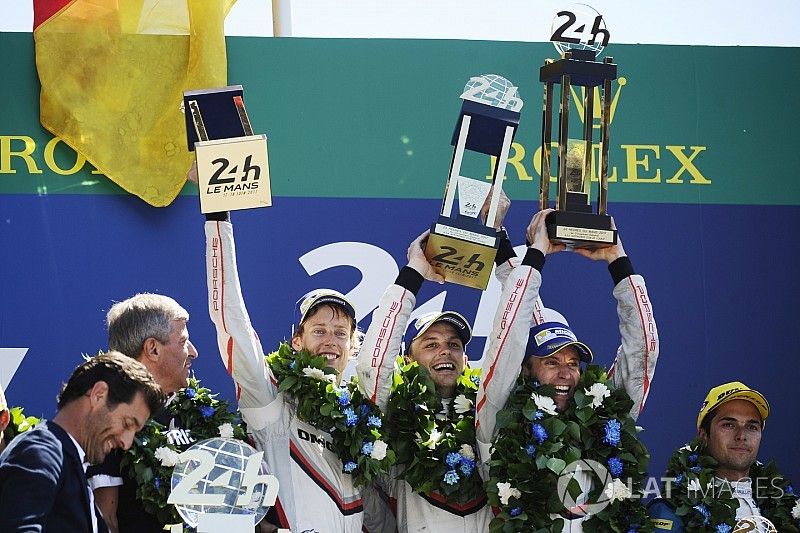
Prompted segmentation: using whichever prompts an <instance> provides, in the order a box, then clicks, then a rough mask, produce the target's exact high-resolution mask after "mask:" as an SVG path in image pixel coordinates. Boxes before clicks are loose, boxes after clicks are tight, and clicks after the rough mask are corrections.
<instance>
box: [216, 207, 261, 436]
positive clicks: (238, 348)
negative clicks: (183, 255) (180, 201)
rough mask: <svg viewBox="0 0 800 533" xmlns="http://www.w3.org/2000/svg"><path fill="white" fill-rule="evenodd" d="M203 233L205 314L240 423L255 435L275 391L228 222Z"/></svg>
mask: <svg viewBox="0 0 800 533" xmlns="http://www.w3.org/2000/svg"><path fill="white" fill-rule="evenodd" d="M205 232H206V275H207V280H208V312H209V315H210V316H211V320H212V322H214V327H215V328H216V330H217V345H218V348H219V353H220V356H221V357H222V362H223V364H224V365H225V368H226V369H227V371H228V374H230V375H231V376H232V377H233V380H234V382H235V383H236V389H237V390H236V395H237V398H238V400H239V409H240V410H241V412H242V417H243V418H244V419H245V422H247V424H248V426H251V427H252V429H254V430H259V429H262V428H264V427H265V426H266V418H265V413H264V411H265V410H264V407H266V406H267V405H269V404H270V403H271V402H272V401H273V400H275V397H276V395H277V385H276V383H275V382H274V380H273V379H272V376H271V373H270V372H269V371H268V368H267V365H266V361H265V359H264V350H263V348H262V347H261V342H260V341H259V340H258V335H256V332H255V331H254V330H253V326H252V325H251V323H250V317H249V315H248V314H247V308H246V307H245V305H244V298H243V297H242V290H241V287H240V286H239V273H238V271H237V268H236V246H235V244H234V241H233V226H232V225H231V223H230V222H222V221H208V222H206V224H205Z"/></svg>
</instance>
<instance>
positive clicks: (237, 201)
mask: <svg viewBox="0 0 800 533" xmlns="http://www.w3.org/2000/svg"><path fill="white" fill-rule="evenodd" d="M183 108H184V111H185V116H186V137H187V142H188V147H189V150H190V151H192V150H193V151H194V152H195V157H196V159H197V178H198V184H197V185H198V188H199V189H200V211H201V212H203V213H213V212H217V211H233V210H236V209H250V208H253V207H268V206H270V205H272V196H271V192H270V183H269V157H268V155H267V136H266V135H254V134H253V128H252V127H251V126H250V119H249V118H248V116H247V110H246V109H245V107H244V99H243V90H242V86H241V85H233V86H230V87H222V88H219V89H203V90H198V91H186V92H185V93H183Z"/></svg>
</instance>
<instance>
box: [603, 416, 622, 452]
mask: <svg viewBox="0 0 800 533" xmlns="http://www.w3.org/2000/svg"><path fill="white" fill-rule="evenodd" d="M621 429H622V424H620V423H619V420H617V419H616V418H612V419H611V420H609V421H608V422H606V427H605V430H606V436H605V437H603V442H605V443H607V444H610V445H611V446H617V445H618V444H619V439H620V430H621Z"/></svg>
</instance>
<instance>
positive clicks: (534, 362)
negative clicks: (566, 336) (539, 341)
mask: <svg viewBox="0 0 800 533" xmlns="http://www.w3.org/2000/svg"><path fill="white" fill-rule="evenodd" d="M524 369H525V374H526V375H527V376H529V377H532V378H534V379H536V380H537V381H538V382H539V383H541V384H542V385H552V386H553V387H555V389H556V395H555V398H554V400H555V402H556V408H557V409H558V411H563V410H564V409H566V408H567V404H568V403H569V400H570V399H571V398H572V396H573V395H574V394H575V386H576V385H577V384H578V380H579V379H580V377H581V359H580V356H579V355H578V350H577V349H576V348H575V347H574V346H565V347H564V348H561V349H560V350H558V351H557V352H556V353H554V354H553V355H551V356H549V357H535V356H534V357H530V358H528V360H527V361H525V365H524Z"/></svg>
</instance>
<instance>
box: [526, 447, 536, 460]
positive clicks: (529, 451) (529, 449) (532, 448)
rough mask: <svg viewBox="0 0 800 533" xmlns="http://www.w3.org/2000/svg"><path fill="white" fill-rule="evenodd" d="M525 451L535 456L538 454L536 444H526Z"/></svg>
mask: <svg viewBox="0 0 800 533" xmlns="http://www.w3.org/2000/svg"><path fill="white" fill-rule="evenodd" d="M525 451H526V452H527V453H528V455H530V456H531V457H533V456H534V455H536V446H534V445H533V444H528V445H527V446H525Z"/></svg>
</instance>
